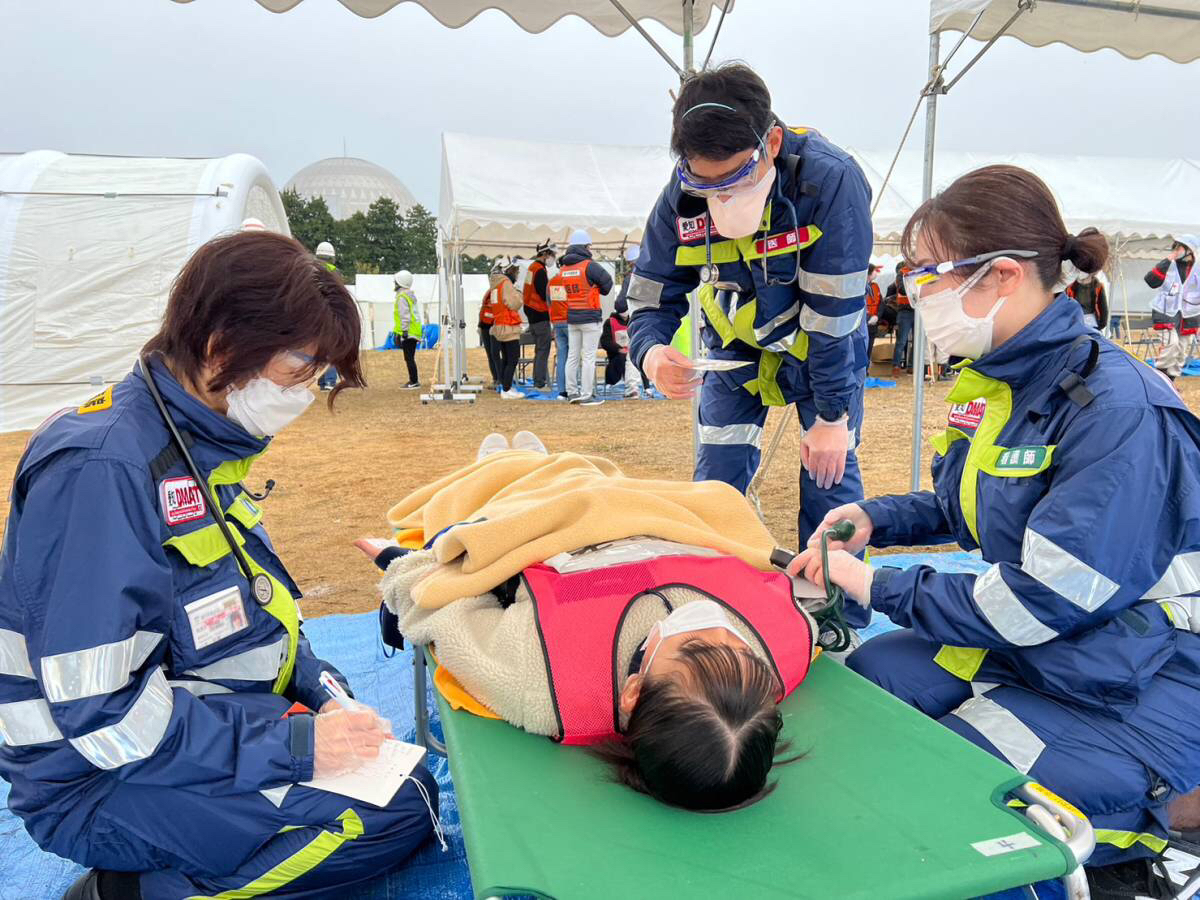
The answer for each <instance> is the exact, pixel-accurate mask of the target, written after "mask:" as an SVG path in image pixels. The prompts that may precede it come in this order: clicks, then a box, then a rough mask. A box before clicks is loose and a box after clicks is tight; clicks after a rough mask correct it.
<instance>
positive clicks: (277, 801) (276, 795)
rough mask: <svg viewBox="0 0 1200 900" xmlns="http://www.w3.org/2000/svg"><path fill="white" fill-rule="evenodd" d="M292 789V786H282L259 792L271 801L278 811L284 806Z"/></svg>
mask: <svg viewBox="0 0 1200 900" xmlns="http://www.w3.org/2000/svg"><path fill="white" fill-rule="evenodd" d="M291 789H292V785H290V784H281V785H280V786H279V787H273V788H264V789H263V790H261V791H259V793H260V794H262V795H263V796H264V797H266V798H267V799H268V800H270V801H271V803H272V804H273V805H274V807H275V808H276V809H279V807H281V806H283V800H284V798H285V797H287V794H288V791H290V790H291Z"/></svg>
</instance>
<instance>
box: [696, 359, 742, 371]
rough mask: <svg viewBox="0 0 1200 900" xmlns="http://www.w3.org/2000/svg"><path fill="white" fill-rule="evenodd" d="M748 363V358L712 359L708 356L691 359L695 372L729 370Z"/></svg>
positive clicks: (739, 367)
mask: <svg viewBox="0 0 1200 900" xmlns="http://www.w3.org/2000/svg"><path fill="white" fill-rule="evenodd" d="M748 365H751V362H750V360H742V359H713V358H712V357H709V356H705V357H703V358H701V359H693V360H692V368H693V369H694V370H695V371H697V372H730V371H732V370H734V369H741V368H744V367H745V366H748Z"/></svg>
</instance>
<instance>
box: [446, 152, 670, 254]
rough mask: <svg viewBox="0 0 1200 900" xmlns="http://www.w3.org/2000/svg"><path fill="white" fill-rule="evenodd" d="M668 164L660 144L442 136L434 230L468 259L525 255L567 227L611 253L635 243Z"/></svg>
mask: <svg viewBox="0 0 1200 900" xmlns="http://www.w3.org/2000/svg"><path fill="white" fill-rule="evenodd" d="M671 165H672V162H671V157H670V154H669V153H668V152H667V150H666V148H665V147H632V146H615V145H604V144H566V143H563V144H558V143H544V142H539V141H522V140H511V139H507V138H491V137H479V136H474V135H465V134H444V135H443V136H442V190H441V204H440V206H439V210H438V225H439V230H440V231H441V233H442V236H443V237H442V239H443V240H444V241H446V242H447V244H448V245H452V249H453V250H457V251H458V252H460V253H463V252H465V253H467V254H468V255H475V254H478V253H483V254H485V255H488V256H495V255H497V254H499V253H517V252H524V253H528V252H529V250H531V249H532V248H533V246H534V245H535V244H537V243H538V242H539V241H544V240H556V241H558V242H559V243H564V241H565V238H566V236H567V234H568V233H569V232H570V231H571V229H573V228H587V229H588V231H589V232H590V233H591V235H592V238H593V240H594V241H595V242H596V245H597V247H604V248H609V247H611V248H612V249H616V248H618V247H619V246H620V245H621V243H622V242H629V243H636V242H637V241H638V240H640V238H641V233H642V228H643V227H644V226H645V224H646V216H647V215H648V214H649V212H650V208H651V207H652V206H653V205H654V201H655V199H656V198H657V197H658V194H659V192H660V191H662V189H663V186H664V185H665V184H666V183H667V180H668V178H669V177H670V174H671Z"/></svg>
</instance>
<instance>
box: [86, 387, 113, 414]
mask: <svg viewBox="0 0 1200 900" xmlns="http://www.w3.org/2000/svg"><path fill="white" fill-rule="evenodd" d="M113 387H114V385H109V386H108V388H106V389H105V390H104V391H102V392H101V393H99V394H97V395H96V396H95V397H93V398H92V399H91V400H89V401H88V402H87V403H85V404H83V406H81V407H79V412H80V413H81V414H82V413H94V412H100V411H101V410H104V409H112V395H113Z"/></svg>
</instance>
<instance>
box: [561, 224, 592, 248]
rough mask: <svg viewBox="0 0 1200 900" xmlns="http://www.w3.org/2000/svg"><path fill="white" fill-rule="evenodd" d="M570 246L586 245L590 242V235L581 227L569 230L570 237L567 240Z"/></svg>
mask: <svg viewBox="0 0 1200 900" xmlns="http://www.w3.org/2000/svg"><path fill="white" fill-rule="evenodd" d="M567 243H568V244H570V245H571V246H572V247H587V246H589V245H590V244H591V243H592V236H591V235H590V234H588V233H587V231H585V230H584V229H582V228H576V229H575V230H574V231H572V232H571V237H570V239H569V240H568V241H567Z"/></svg>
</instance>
